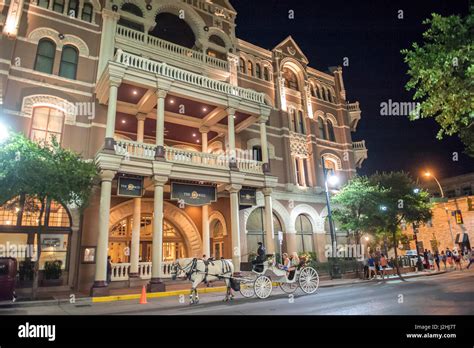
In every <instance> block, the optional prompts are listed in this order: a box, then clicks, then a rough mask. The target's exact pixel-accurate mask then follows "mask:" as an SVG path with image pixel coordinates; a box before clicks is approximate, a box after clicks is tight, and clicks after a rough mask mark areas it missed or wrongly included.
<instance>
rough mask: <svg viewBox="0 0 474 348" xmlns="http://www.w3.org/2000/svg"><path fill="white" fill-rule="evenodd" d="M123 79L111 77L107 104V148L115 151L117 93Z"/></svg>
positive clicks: (105, 147)
mask: <svg viewBox="0 0 474 348" xmlns="http://www.w3.org/2000/svg"><path fill="white" fill-rule="evenodd" d="M121 83H122V80H121V79H119V78H116V77H110V80H109V102H108V105H107V123H106V128H105V145H104V149H105V150H110V151H114V145H115V140H114V135H115V117H116V113H117V94H118V88H119V86H120V84H121Z"/></svg>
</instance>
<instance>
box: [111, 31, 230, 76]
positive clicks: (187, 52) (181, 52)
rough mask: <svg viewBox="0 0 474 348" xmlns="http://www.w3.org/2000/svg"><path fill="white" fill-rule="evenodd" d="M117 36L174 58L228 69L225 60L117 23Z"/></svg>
mask: <svg viewBox="0 0 474 348" xmlns="http://www.w3.org/2000/svg"><path fill="white" fill-rule="evenodd" d="M117 36H119V37H122V38H125V39H129V40H131V41H134V42H140V43H143V44H146V45H148V46H150V47H151V48H154V49H157V50H160V51H163V52H166V53H168V54H172V55H176V58H178V59H180V58H181V59H182V58H189V59H191V60H193V61H195V62H197V63H202V62H205V63H206V64H208V65H210V66H212V67H214V68H218V69H221V70H225V71H227V70H228V69H229V67H228V62H227V61H225V60H222V59H218V58H215V57H210V56H208V55H206V54H204V53H202V52H198V51H195V50H192V49H190V48H187V47H183V46H180V45H177V44H174V43H172V42H169V41H166V40H163V39H160V38H157V37H154V36H150V35H148V34H145V33H142V32H141V31H137V30H133V29H130V28H127V27H124V26H121V25H117Z"/></svg>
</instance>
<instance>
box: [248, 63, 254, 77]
mask: <svg viewBox="0 0 474 348" xmlns="http://www.w3.org/2000/svg"><path fill="white" fill-rule="evenodd" d="M247 71H248V74H249V75H250V76H253V63H252V62H251V61H250V60H249V61H247Z"/></svg>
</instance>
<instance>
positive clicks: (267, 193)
mask: <svg viewBox="0 0 474 348" xmlns="http://www.w3.org/2000/svg"><path fill="white" fill-rule="evenodd" d="M262 192H263V195H264V197H265V209H264V210H265V249H266V250H267V254H272V255H274V254H275V238H274V235H273V207H272V189H271V188H264V189H263V190H262Z"/></svg>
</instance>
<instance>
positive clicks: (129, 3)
mask: <svg viewBox="0 0 474 348" xmlns="http://www.w3.org/2000/svg"><path fill="white" fill-rule="evenodd" d="M119 8H120V11H123V12H127V13H130V14H132V15H134V16H137V17H141V18H143V17H144V16H145V13H146V9H145V7H144V6H143V2H140V1H134V0H122V2H121V3H120V5H119Z"/></svg>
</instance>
